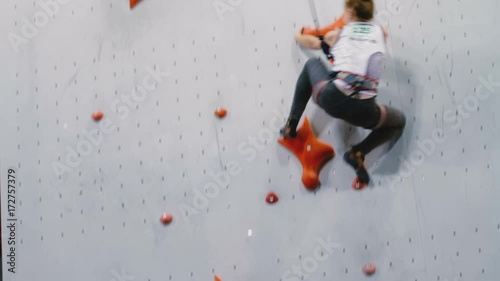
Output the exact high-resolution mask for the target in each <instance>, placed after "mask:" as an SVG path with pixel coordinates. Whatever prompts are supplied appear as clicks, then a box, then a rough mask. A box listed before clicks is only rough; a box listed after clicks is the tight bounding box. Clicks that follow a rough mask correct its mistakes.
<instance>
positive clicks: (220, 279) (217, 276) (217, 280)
mask: <svg viewBox="0 0 500 281" xmlns="http://www.w3.org/2000/svg"><path fill="white" fill-rule="evenodd" d="M214 281H222V278H220V277H219V275H217V274H215V276H214Z"/></svg>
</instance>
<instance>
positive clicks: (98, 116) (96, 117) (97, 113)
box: [92, 111, 104, 121]
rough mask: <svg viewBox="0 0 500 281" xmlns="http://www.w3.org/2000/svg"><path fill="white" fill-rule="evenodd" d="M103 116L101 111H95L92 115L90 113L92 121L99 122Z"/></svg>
mask: <svg viewBox="0 0 500 281" xmlns="http://www.w3.org/2000/svg"><path fill="white" fill-rule="evenodd" d="M103 116H104V113H102V111H95V112H94V113H92V119H94V120H95V121H99V120H101V119H102V117H103Z"/></svg>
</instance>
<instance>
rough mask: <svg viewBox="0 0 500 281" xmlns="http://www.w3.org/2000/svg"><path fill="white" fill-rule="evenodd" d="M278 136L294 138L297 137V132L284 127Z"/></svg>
mask: <svg viewBox="0 0 500 281" xmlns="http://www.w3.org/2000/svg"><path fill="white" fill-rule="evenodd" d="M280 135H281V136H282V137H285V138H287V137H288V138H295V137H296V136H297V131H295V130H292V128H290V127H288V126H285V127H283V128H281V130H280Z"/></svg>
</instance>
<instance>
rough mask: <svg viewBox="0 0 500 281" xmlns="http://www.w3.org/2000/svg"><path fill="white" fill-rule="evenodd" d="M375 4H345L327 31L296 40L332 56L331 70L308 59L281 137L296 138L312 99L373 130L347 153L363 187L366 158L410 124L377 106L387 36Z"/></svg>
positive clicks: (357, 0)
mask: <svg viewBox="0 0 500 281" xmlns="http://www.w3.org/2000/svg"><path fill="white" fill-rule="evenodd" d="M373 11H374V3H373V0H346V1H345V12H344V15H343V16H342V17H341V18H340V19H339V20H337V21H336V22H334V23H333V24H332V25H330V26H328V27H326V28H323V29H312V28H303V29H302V31H301V32H300V33H299V34H297V35H296V40H297V42H299V44H300V45H302V46H303V47H305V48H310V49H316V50H321V49H322V50H323V51H324V52H325V53H327V54H330V56H329V57H330V58H332V60H331V61H332V62H333V63H332V66H331V68H330V69H327V67H326V66H325V64H324V63H323V62H322V61H321V59H319V58H313V59H309V60H308V61H307V63H306V64H305V66H304V69H303V70H302V73H301V74H300V76H299V78H298V80H297V84H296V88H295V95H294V98H293V103H292V107H291V111H290V115H289V117H288V120H287V123H286V125H285V126H284V127H283V128H282V129H281V131H280V133H281V135H282V136H283V137H289V138H293V137H295V136H296V135H297V132H296V129H297V125H298V123H299V120H300V118H301V116H302V114H303V112H304V110H305V107H306V105H307V103H308V101H309V99H310V98H311V97H312V100H313V101H314V102H315V103H316V104H317V105H318V106H319V107H321V108H322V109H323V110H324V111H325V112H326V113H328V114H329V115H330V116H332V117H334V118H338V119H342V120H344V121H346V122H347V123H349V124H351V125H353V126H357V127H362V128H365V129H370V130H371V132H370V134H369V135H368V136H367V137H366V138H365V139H364V140H363V141H361V142H360V143H358V144H356V145H354V146H352V147H351V148H350V150H348V151H347V152H346V153H345V154H344V157H343V158H344V160H345V161H346V162H347V163H348V164H349V165H350V166H352V167H353V168H354V170H355V171H356V175H357V177H358V179H359V181H360V182H363V183H366V184H368V183H369V181H370V176H369V175H368V172H367V170H366V167H365V165H364V160H365V155H367V154H368V153H369V152H371V151H372V150H373V149H375V148H376V147H378V146H380V145H382V144H384V143H386V142H389V141H390V140H394V142H395V141H397V140H398V139H399V137H400V136H401V135H402V132H403V129H404V127H405V124H406V118H405V116H404V114H403V113H402V112H401V111H399V110H397V109H395V108H392V107H389V106H387V105H381V104H377V102H376V97H377V94H378V93H377V87H378V81H379V79H380V76H381V74H382V71H383V69H384V63H385V56H386V37H387V31H386V30H384V29H383V28H382V27H380V26H379V25H377V24H376V23H374V22H373Z"/></svg>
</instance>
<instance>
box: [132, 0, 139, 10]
mask: <svg viewBox="0 0 500 281" xmlns="http://www.w3.org/2000/svg"><path fill="white" fill-rule="evenodd" d="M140 1H141V0H130V9H132V8H133V7H135V5H137V3H139V2H140Z"/></svg>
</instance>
